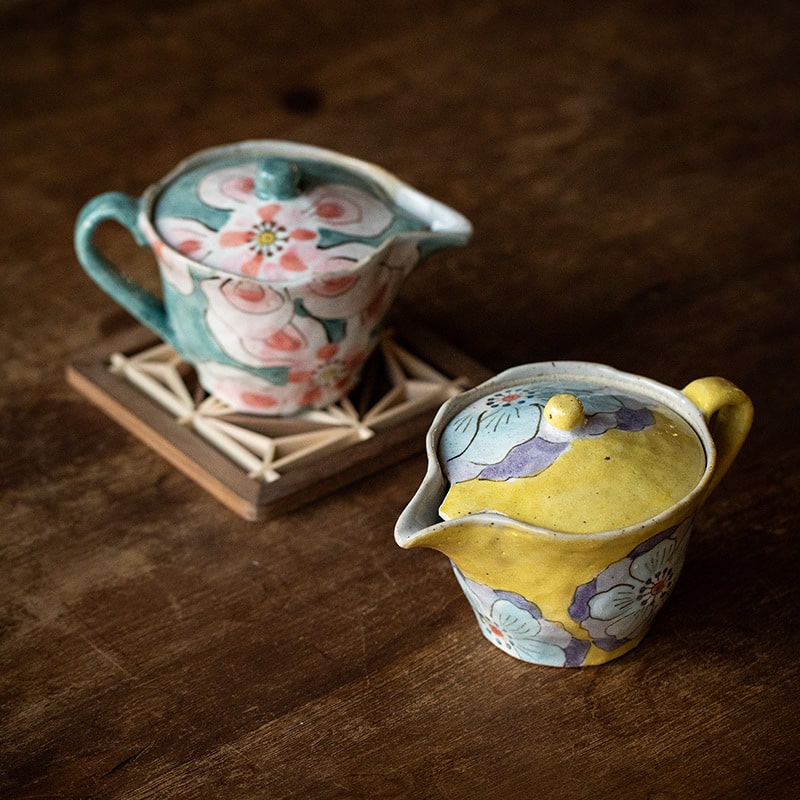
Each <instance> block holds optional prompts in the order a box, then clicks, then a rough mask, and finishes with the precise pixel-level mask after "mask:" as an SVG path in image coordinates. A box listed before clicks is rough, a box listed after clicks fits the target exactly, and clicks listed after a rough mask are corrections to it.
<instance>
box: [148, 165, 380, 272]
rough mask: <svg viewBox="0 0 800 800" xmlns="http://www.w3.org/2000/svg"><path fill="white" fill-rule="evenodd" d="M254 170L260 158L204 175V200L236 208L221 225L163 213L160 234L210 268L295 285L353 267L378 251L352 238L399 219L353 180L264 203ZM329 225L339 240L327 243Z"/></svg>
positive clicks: (201, 190) (200, 191)
mask: <svg viewBox="0 0 800 800" xmlns="http://www.w3.org/2000/svg"><path fill="white" fill-rule="evenodd" d="M255 174H256V165H255V164H254V163H253V164H243V165H240V166H237V167H226V168H224V169H220V170H215V171H213V172H211V173H209V174H208V175H206V176H205V177H204V178H203V179H202V180H201V181H200V183H199V185H198V196H199V198H200V200H201V201H202V202H204V203H205V204H206V205H208V206H211V207H212V208H218V209H226V210H230V211H231V214H230V215H229V216H228V218H227V220H226V221H225V222H224V224H223V225H222V226H221V227H220V229H219V230H212V229H211V228H209V227H206V226H205V225H204V224H203V223H201V222H200V221H198V220H193V219H185V218H179V217H162V218H160V219H159V220H158V228H159V231H160V233H161V235H162V236H163V237H164V238H165V239H166V240H167V241H168V242H169V243H170V245H171V246H172V248H173V249H175V250H177V251H178V252H180V253H183V254H184V255H186V256H188V257H190V258H192V259H194V260H195V261H201V262H202V263H204V264H206V265H207V266H210V267H215V268H219V269H222V270H225V271H226V272H230V273H232V274H235V275H241V276H244V277H250V278H261V279H265V280H271V281H285V282H287V283H290V284H291V283H293V282H298V281H300V282H305V281H307V280H308V278H309V276H313V275H325V274H330V273H334V272H342V271H347V270H350V269H352V268H353V267H354V266H355V265H356V264H357V263H359V262H361V261H362V260H364V259H365V258H368V257H369V256H370V255H372V253H374V252H375V250H376V247H375V246H374V245H372V244H370V243H367V242H363V241H353V239H356V238H360V239H364V238H371V237H376V236H380V235H381V234H382V233H384V231H386V230H387V229H388V228H389V226H390V225H391V224H392V221H393V214H392V212H391V211H390V210H389V209H388V208H387V207H386V206H385V205H384V204H383V203H381V202H380V201H379V200H378V199H377V198H375V197H372V196H371V195H370V194H368V193H367V192H365V191H363V190H361V189H358V188H356V187H354V186H346V185H340V184H329V185H323V186H317V187H315V188H314V189H312V190H311V191H309V192H308V193H307V194H304V195H301V196H299V197H296V198H289V199H286V200H270V201H260V200H259V199H258V197H256V195H255V185H256V181H255ZM325 231H330V232H333V233H335V234H338V235H339V238H338V239H334V240H333V241H330V242H326V241H324V240H323V234H324V233H325ZM342 237H345V240H344V241H342Z"/></svg>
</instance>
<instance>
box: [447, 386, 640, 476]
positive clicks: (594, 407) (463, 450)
mask: <svg viewBox="0 0 800 800" xmlns="http://www.w3.org/2000/svg"><path fill="white" fill-rule="evenodd" d="M560 391H562V387H559V386H556V385H552V386H551V385H547V384H537V385H536V386H532V385H521V386H512V387H509V388H508V389H503V390H501V391H498V392H495V393H493V394H490V395H487V396H486V397H483V398H481V399H480V400H479V401H477V402H475V403H473V404H471V405H469V406H467V408H465V409H463V410H462V411H461V412H459V413H458V414H457V415H456V416H455V417H453V419H452V420H451V421H450V424H449V425H448V426H447V428H446V429H445V430H444V432H443V434H442V437H441V439H440V442H439V453H440V455H441V457H442V460H443V463H444V465H445V469H446V472H447V477H448V479H449V480H450V481H451V483H460V482H461V481H466V480H471V479H473V478H483V479H487V480H500V481H502V480H507V479H508V478H513V477H521V476H524V475H534V474H536V473H537V472H540V471H541V470H543V469H545V468H546V467H548V466H550V464H552V463H553V462H554V461H555V460H556V459H557V458H558V457H559V456H560V455H561V454H562V453H564V452H566V451H567V450H568V449H569V446H570V442H571V441H572V440H573V439H576V438H584V437H587V436H599V435H601V434H603V433H605V432H606V431H607V430H609V429H610V428H619V429H620V430H626V431H637V430H642V429H643V428H646V427H647V426H649V425H651V424H652V423H653V415H652V413H651V412H650V411H649V410H648V409H647V408H644V407H642V406H636V405H635V404H634V403H633V401H632V400H630V399H629V400H627V405H626V404H624V403H623V402H622V401H621V400H620V399H619V398H617V397H615V396H613V395H609V394H606V393H602V392H598V391H593V390H590V389H580V388H576V389H575V390H574V393H575V395H577V396H578V397H579V398H580V400H581V403H582V404H583V407H584V411H585V412H586V415H587V416H586V421H585V423H584V424H583V425H582V426H581V427H580V428H579V429H578V430H569V431H563V430H559V429H557V428H555V427H553V426H551V425H549V424H548V423H547V422H546V421H545V420H544V419H543V413H542V412H543V409H544V407H545V405H546V404H547V401H548V400H549V399H550V398H551V397H552V396H553V395H554V394H558V393H559V392H560Z"/></svg>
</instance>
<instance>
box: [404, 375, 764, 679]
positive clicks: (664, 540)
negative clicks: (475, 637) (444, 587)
mask: <svg viewBox="0 0 800 800" xmlns="http://www.w3.org/2000/svg"><path fill="white" fill-rule="evenodd" d="M564 385H568V386H572V387H574V386H576V385H577V386H580V387H583V388H582V389H581V392H582V394H583V399H584V401H585V403H586V407H587V408H586V411H587V413H586V417H585V419H584V420H583V421H582V422H581V424H580V426H578V427H576V428H575V429H574V431H573V432H567V433H564V431H561V432H559V431H557V430H555V429H554V430H549V429H547V425H546V421H545V420H544V418H543V417H544V409H545V408H546V406H545V405H544V402H543V401H542V398H541V397H539V396H538V389H539V387H546V390H547V391H550V392H553V391H556V390H557V388H558V387H559V386H564ZM520 386H524V387H525V389H526V390H529V396H528V398H527V403H528V404H527V406H526V411H525V413H527V414H529V415H531V416H530V418H531V419H532V420H533V421H534V424H533V425H532V428H531V429H532V430H534V429H535V430H536V431H537V437H538V436H539V435H540V434H541V432H542V431H544V437H545V438H544V440H542V441H539V440H538V439H535V437H533V436H531V437H530V439H529V440H527V441H523V440H522V438H521V437H520V436H516V434H515V435H514V436H516V438H514V436H512V435H511V434H509V435H508V436H506V440H504V437H503V435H502V434H501V435H500V437H499V442H498V441H495V440H492V443H490V444H489V445H488V446H487V447H483V448H481V449H480V455H479V456H472V457H470V458H467V456H469V454H470V445H474V443H475V442H479V441H480V438H481V436H483V435H486V436H488V435H489V434H490V432H492V431H494V432H495V433H496V431H497V429H498V426H501V425H502V421H503V420H505V419H508V417H509V415H510V414H516V413H517V411H516V410H515V408H514V405H515V404H517V403H522V399H521V398H522V395H523V394H524V392H521V391H519V387H520ZM620 397H623V398H630V397H633V398H635V399H634V400H632V401H631V400H626V399H623V400H619V398H620ZM592 404H594V405H592ZM651 407H652V408H661V409H667V410H669V412H670V414H673V415H675V418H676V419H679V420H680V424H681V425H682V426H683V425H684V424H685V426H686V430H687V431H689V434H688V435H689V437H690V438H691V439H693V440H694V442H695V443H696V447H697V448H698V453H699V455H700V459H701V460H700V462H699V463H700V469H699V472H698V475H697V476H696V477H693V478H692V479H691V481H690V485H691V488H690V490H689V491H687V492H686V493H685V494H683V496H681V497H680V498H679V499H677V500H676V501H670V502H669V505H667V506H666V507H663V508H658V506H653V508H654V509H656V510H655V511H654V513H652V514H651V515H649V516H647V517H646V518H640V519H631V520H630V521H629V522H628V523H627V524H621V525H618V526H617V527H614V528H611V529H603V528H602V525H601V524H599V523H598V524H595V525H593V526H592V525H591V520H592V517H593V516H594V518H595V521H597V520H600V521H602V520H609V519H611V520H619V519H623V520H624V519H625V515H624V513H623V515H622V516H621V517H620V516H618V515H616V510H615V509H608V508H606V507H605V506H604V504H605V501H606V500H607V497H605V496H601V495H607V494H608V493H609V492H610V491H611V490H610V489H609V488H608V487H606V489H604V490H603V491H601V492H599V491H594V487H593V486H583V485H581V484H582V483H583V482H585V479H586V477H587V476H589V477H590V478H591V479H594V478H595V475H596V473H595V472H593V471H592V470H588V471H584V470H583V469H578V468H576V469H574V470H569V471H568V472H567V473H566V474H565V478H564V481H563V483H562V484H561V487H562V488H561V489H557V490H556V491H557V492H561V491H563V492H564V493H565V496H564V498H563V499H564V500H565V504H566V505H568V506H569V505H572V504H573V503H574V502H577V501H575V500H574V497H577V496H578V495H572V494H570V492H572V490H573V489H575V490H576V491H578V492H580V493H582V494H581V495H580V496H581V497H582V499H581V500H580V503H581V504H582V508H581V513H580V514H579V522H580V523H583V522H584V521H586V522H587V523H588V524H587V527H586V529H585V530H584V532H576V531H571V532H565V531H563V530H556V529H553V528H548V527H546V526H544V525H541V524H538V525H537V524H531V523H530V522H529V521H526V520H525V519H517V518H514V517H512V516H509V515H508V514H505V513H499V512H497V511H495V510H493V509H492V508H491V507H485V505H486V502H487V501H486V500H485V499H480V500H479V501H478V504H477V505H476V506H475V507H474V508H472V509H470V510H469V512H468V513H465V514H463V515H462V516H451V517H449V518H443V517H442V509H447V508H448V503H449V502H450V497H449V493H450V490H451V489H452V488H453V487H456V486H457V484H458V483H459V482H460V481H462V480H466V481H472V480H475V471H476V470H480V472H481V474H482V477H479V478H478V479H477V480H478V482H479V483H481V482H482V484H481V485H483V484H487V485H489V487H490V488H491V485H492V482H494V485H495V486H498V487H499V486H501V485H502V488H503V489H504V490H505V489H507V488H508V487H507V486H505V485H504V484H506V483H513V482H514V481H515V480H518V478H514V477H508V476H507V475H504V474H503V469H507V468H509V465H518V464H519V461H520V458H521V455H520V454H521V453H524V454H525V457H526V458H528V459H531V458H533V459H534V460H535V459H540V460H541V459H542V458H543V459H544V460H543V461H537V462H536V465H535V469H534V472H536V475H537V476H538V477H541V476H543V475H546V473H547V471H548V470H550V469H554V466H553V465H554V464H556V463H557V462H558V460H559V459H560V458H564V454H565V453H566V454H568V453H569V452H570V451H571V450H575V449H578V448H579V447H580V446H581V445H580V442H582V441H583V440H586V441H587V442H588V443H587V444H586V447H594V446H595V443H598V444H597V446H599V447H603V443H604V442H605V441H606V440H605V439H604V437H605V436H607V435H608V432H609V431H611V433H612V436H613V440H612V441H613V442H623V446H624V442H625V441H630V442H632V443H636V442H639V441H640V436H641V434H640V433H638V432H637V431H641V430H643V429H645V428H647V426H648V425H651V424H652V423H650V422H648V421H647V414H648V413H650V412H649V410H648V409H650V408H651ZM473 411H475V413H476V415H477V416H476V420H477V421H475V423H474V425H473V426H472V427H471V428H469V429H468V425H467V426H466V427H465V425H464V424H463V421H464V420H466V421H467V423H468V422H469V417H470V415H471V414H472V413H473ZM537 415H538V416H537ZM712 418H713V419H714V433H713V435H712V432H711V429H710V428H709V420H711V419H712ZM454 420H455V421H456V422H457V423H462V424H460V425H459V424H455V425H454V424H452V423H453V421H454ZM751 420H752V405H751V403H750V401H749V399H748V398H747V396H746V395H745V394H744V393H743V392H741V391H740V390H739V389H737V388H736V387H735V386H733V385H732V384H731V383H729V382H728V381H725V380H723V379H721V378H704V379H700V380H698V381H695V382H693V383H692V384H690V385H689V386H687V387H686V388H685V389H684V391H683V392H679V391H677V390H675V389H672V388H670V387H667V386H663V385H662V384H659V383H656V382H655V381H649V380H647V379H645V378H641V377H639V376H634V375H627V374H625V373H621V372H618V371H616V370H613V369H611V368H609V367H606V366H603V365H597V364H587V363H582V362H547V363H544V364H530V365H526V366H522V367H517V368H514V369H512V370H508V371H507V372H504V373H502V374H500V375H498V376H497V377H495V378H493V379H491V380H490V381H488V382H486V383H484V384H482V385H481V386H479V387H476V388H475V389H472V390H470V391H468V392H465V393H463V394H461V395H458V396H456V397H454V398H452V399H451V400H450V401H448V402H447V403H445V404H444V406H442V408H441V409H440V411H439V413H438V414H437V416H436V418H435V420H434V422H433V424H432V426H431V429H430V431H429V433H428V438H427V450H428V471H427V474H426V476H425V479H424V480H423V482H422V485H421V486H420V488H419V490H418V491H417V493H416V495H415V496H414V498H413V499H412V500H411V502H410V503H409V505H408V506H407V507H406V509H405V510H404V511H403V513H402V514H401V516H400V518H399V520H398V522H397V525H396V529H395V538H396V541H397V543H398V544H399V545H400V546H401V547H404V548H411V547H419V546H424V547H431V548H434V549H437V550H439V551H441V552H443V553H444V554H445V555H447V556H448V557H449V558H450V559H451V561H452V563H453V568H454V570H455V573H456V577H457V579H458V582H459V584H460V586H461V588H462V589H463V591H464V593H465V595H466V597H467V599H468V600H469V602H470V604H471V606H472V608H473V611H474V612H475V615H476V618H477V620H478V623H479V626H480V629H481V631H482V632H483V634H484V636H486V638H487V639H488V640H489V641H491V642H492V643H493V644H494V645H496V646H497V647H499V648H500V649H502V650H504V651H505V652H507V653H509V654H510V655H512V656H514V657H516V658H519V659H521V660H523V661H528V662H532V663H537V664H546V665H552V666H584V665H592V664H601V663H603V662H606V661H609V660H611V659H613V658H617V657H618V656H620V655H623V654H624V653H626V652H628V651H629V650H631V649H632V648H633V647H635V646H636V645H637V644H638V643H639V642H640V641H641V640H642V638H643V637H644V635H645V634H646V633H647V631H648V630H649V628H650V626H651V625H652V622H653V620H654V618H655V616H656V614H657V613H658V611H659V610H660V609H661V607H662V606H663V604H664V602H665V601H666V599H667V598H668V597H669V595H670V593H671V592H672V590H673V589H674V587H675V584H676V581H677V579H678V576H679V575H680V572H681V569H682V567H683V563H684V559H685V556H686V551H687V546H688V542H689V535H690V531H691V527H692V521H693V519H694V516H695V514H696V512H697V510H698V508H699V507H700V506H701V504H702V502H703V501H704V500H705V498H706V497H707V496H708V494H709V492H710V491H711V490H712V489H713V487H714V486H715V485H716V483H717V482H718V481H719V479H720V478H721V477H722V475H723V474H724V473H725V471H726V470H727V469H728V467H729V466H730V464H731V462H732V461H733V459H734V457H735V456H736V454H737V452H738V450H739V448H740V447H741V445H742V443H743V441H744V439H745V437H746V436H747V433H748V430H749V427H750V424H751ZM454 431H455V436H456V440H452V436H453V435H454V434H453V432H454ZM670 435H672V434H670ZM509 436H510V437H511V438H509ZM626 437H630V438H627V439H626ZM459 439H463V441H457V440H459ZM589 440H591V441H589ZM465 443H466V444H465ZM532 443H535V444H536V446H537V448H538V450H537V449H536V448H532ZM635 446H638V445H635ZM543 448H544V449H543ZM548 448H549V449H548ZM534 450H535V452H534ZM545 450H547V452H546V453H545V455H544V456H543V455H542V453H543V452H544V451H545ZM598 452H601V453H602V452H605V451H604V450H601V451H598ZM609 452H612V451H609ZM532 453H533V455H531V454H532ZM443 454H444V455H443ZM615 457H616V456H615ZM659 457H660V456H659ZM600 460H601V462H602V463H607V460H608V457H602V456H601V457H600ZM445 462H447V463H445ZM451 462H452V463H451ZM477 462H481V463H479V464H477V466H475V463H477ZM639 472H640V470H638V469H636V468H634V469H632V470H631V471H630V475H629V477H628V478H627V483H625V481H626V479H625V478H623V477H621V476H615V477H614V483H615V484H617V483H621V484H622V485H621V486H619V487H618V490H619V496H620V497H622V498H626V496H627V493H628V492H630V493H631V494H636V493H639V494H643V495H644V496H649V495H650V494H651V493H652V492H651V490H650V488H648V487H644V489H642V487H641V486H638V485H636V484H637V481H638V482H641V478H639V477H637V474H638V473H639ZM676 477H677V478H681V477H682V476H676ZM476 485H477V484H476ZM546 485H548V486H551V485H553V484H546ZM678 485H680V484H679V483H678ZM466 496H467V498H469V493H467V495H466ZM488 496H489V497H491V494H489V495H488ZM515 502H516V501H515ZM643 507H646V506H643ZM609 515H610V516H609Z"/></svg>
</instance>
